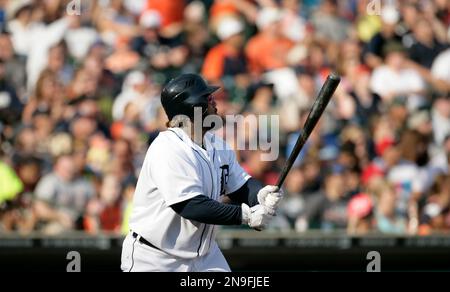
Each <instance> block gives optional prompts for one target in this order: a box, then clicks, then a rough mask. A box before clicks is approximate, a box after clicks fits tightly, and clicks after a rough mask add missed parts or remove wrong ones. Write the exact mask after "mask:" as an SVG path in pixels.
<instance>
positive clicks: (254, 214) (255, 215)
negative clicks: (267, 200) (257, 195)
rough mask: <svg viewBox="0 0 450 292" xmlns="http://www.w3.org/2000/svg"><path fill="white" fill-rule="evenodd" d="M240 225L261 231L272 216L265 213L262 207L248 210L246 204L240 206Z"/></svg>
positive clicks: (257, 206)
mask: <svg viewBox="0 0 450 292" xmlns="http://www.w3.org/2000/svg"><path fill="white" fill-rule="evenodd" d="M241 207H242V224H246V225H248V226H250V227H251V228H253V229H257V230H259V231H261V230H263V229H264V228H265V227H266V226H267V224H268V223H269V221H270V220H272V218H273V215H272V214H270V213H268V212H267V211H266V208H265V207H264V206H262V205H256V206H254V207H252V208H250V207H249V206H248V205H247V204H242V206H241Z"/></svg>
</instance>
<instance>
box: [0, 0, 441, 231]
mask: <svg viewBox="0 0 450 292" xmlns="http://www.w3.org/2000/svg"><path fill="white" fill-rule="evenodd" d="M449 41H450V1H449V0H402V1H395V0H391V1H383V0H205V1H198V0H193V1H192V0H170V1H162V0H91V1H87V0H75V1H69V0H46V1H38V0H0V233H7V232H20V233H24V234H26V233H30V232H34V231H37V232H42V233H44V234H58V233H61V232H67V231H71V230H82V231H85V232H88V233H91V234H97V233H100V232H111V233H115V234H120V233H123V234H126V233H127V231H128V217H129V213H130V210H131V208H132V197H133V193H134V188H135V183H136V179H137V177H138V175H139V171H140V166H141V164H142V162H143V158H144V155H145V152H146V150H147V148H148V146H149V145H150V144H151V143H152V141H153V140H154V139H155V137H156V136H157V135H158V133H159V132H160V131H164V130H165V127H166V122H167V117H166V115H165V113H164V111H163V110H162V108H161V105H160V100H159V93H160V90H161V87H162V86H163V85H164V84H165V83H166V82H168V81H169V80H170V79H171V78H173V77H174V76H177V75H178V74H180V73H191V72H194V73H201V74H202V75H203V76H204V77H205V78H206V79H207V80H208V81H210V82H211V83H214V84H218V85H220V86H221V87H222V88H223V90H222V91H220V92H219V93H218V94H217V96H216V101H217V104H218V109H219V113H220V114H221V115H229V114H242V115H244V116H248V115H252V114H255V115H262V114H266V115H267V114H270V115H278V116H279V117H280V121H279V125H271V126H272V127H275V126H276V127H279V130H280V137H279V143H280V154H281V155H280V157H279V159H278V160H276V161H264V160H263V159H261V155H263V154H264V152H263V151H239V152H238V157H239V159H240V161H241V163H242V165H243V167H244V168H245V170H246V171H248V172H249V174H251V175H252V176H253V177H255V178H257V179H259V180H261V181H262V182H264V183H265V184H274V183H275V182H276V180H277V177H278V174H279V172H280V169H281V167H282V166H283V163H284V161H285V160H286V157H287V156H288V155H289V153H290V151H291V150H292V148H293V146H294V144H295V142H296V139H297V137H298V136H299V133H300V132H301V131H302V127H303V123H304V121H305V120H306V117H307V115H308V111H309V108H310V106H311V104H312V102H313V101H314V98H315V96H316V95H317V93H318V90H319V89H320V87H321V85H322V84H323V82H324V81H325V79H326V77H327V76H328V74H329V73H331V72H337V73H339V74H340V75H341V76H342V83H341V85H340V87H339V88H338V90H337V92H336V94H335V97H334V99H333V100H332V102H331V104H330V106H329V107H328V109H327V111H326V113H325V114H324V117H323V118H322V120H321V122H320V123H319V125H318V127H317V128H316V130H315V131H314V132H313V134H312V135H311V137H310V139H309V141H308V142H307V145H306V147H305V149H304V150H303V151H302V153H301V155H300V158H299V159H298V160H297V161H296V163H295V165H294V168H293V170H292V171H291V173H290V174H289V176H288V178H287V181H286V184H285V193H286V198H285V199H284V200H283V201H282V205H281V207H280V210H279V212H278V216H277V217H276V219H275V220H274V221H273V222H272V225H271V226H270V228H272V229H276V230H295V231H297V232H305V231H308V230H322V231H333V230H342V229H343V230H347V231H348V232H349V233H350V234H366V233H371V232H381V233H387V234H420V235H428V234H431V233H433V232H449V231H450V173H449V166H450V95H449V93H450V46H449ZM247 139H248V140H250V139H256V137H255V136H252V135H248V137H247ZM247 142H249V141H247Z"/></svg>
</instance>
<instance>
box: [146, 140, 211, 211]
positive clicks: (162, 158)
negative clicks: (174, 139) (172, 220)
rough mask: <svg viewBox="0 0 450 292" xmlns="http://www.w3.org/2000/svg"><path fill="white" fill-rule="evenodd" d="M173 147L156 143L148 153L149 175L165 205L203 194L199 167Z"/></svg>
mask: <svg viewBox="0 0 450 292" xmlns="http://www.w3.org/2000/svg"><path fill="white" fill-rule="evenodd" d="M173 148H174V147H170V146H168V147H164V145H158V146H157V147H155V148H154V149H153V151H152V152H151V153H150V154H149V157H148V158H149V159H150V163H149V165H150V166H149V175H150V176H151V179H152V180H153V182H154V184H155V185H156V187H157V188H158V189H159V191H160V193H161V194H162V196H163V199H164V201H165V202H166V204H167V206H172V205H174V204H177V203H180V202H183V201H186V200H189V199H192V198H194V197H196V196H199V195H204V194H203V188H202V178H201V174H200V172H201V168H200V166H198V165H196V162H195V161H191V160H190V159H189V157H188V156H187V155H186V154H185V153H183V152H182V151H180V150H178V149H173Z"/></svg>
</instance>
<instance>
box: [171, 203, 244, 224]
mask: <svg viewBox="0 0 450 292" xmlns="http://www.w3.org/2000/svg"><path fill="white" fill-rule="evenodd" d="M171 207H172V209H173V210H174V211H175V212H176V213H177V214H178V215H180V216H181V217H183V218H185V219H188V220H193V221H197V222H200V223H205V224H213V225H241V224H242V210H241V207H240V206H235V205H228V204H222V203H219V202H217V201H215V200H212V199H210V198H208V197H206V196H197V197H194V198H192V199H190V200H186V201H184V202H181V203H178V204H175V205H172V206H171Z"/></svg>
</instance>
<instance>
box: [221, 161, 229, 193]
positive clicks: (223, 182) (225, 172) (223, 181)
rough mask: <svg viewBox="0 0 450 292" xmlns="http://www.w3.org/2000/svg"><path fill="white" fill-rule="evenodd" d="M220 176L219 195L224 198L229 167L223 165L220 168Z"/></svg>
mask: <svg viewBox="0 0 450 292" xmlns="http://www.w3.org/2000/svg"><path fill="white" fill-rule="evenodd" d="M220 169H221V170H222V174H221V176H220V195H221V196H225V186H226V185H227V183H228V177H229V176H230V166H229V165H228V164H225V165H223V166H221V167H220Z"/></svg>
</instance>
